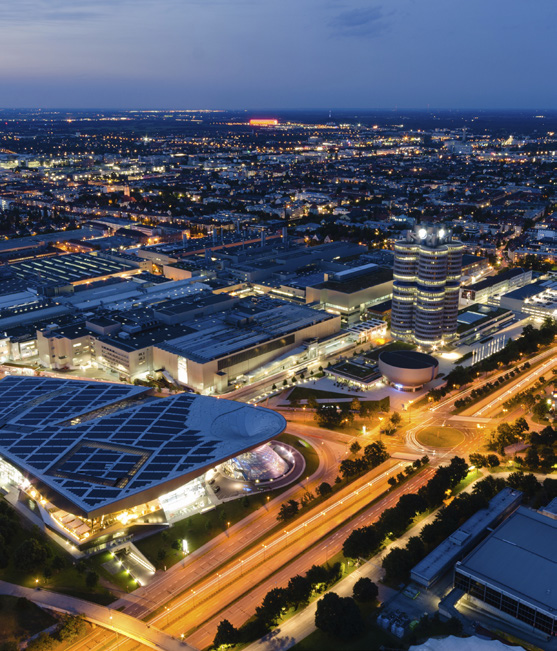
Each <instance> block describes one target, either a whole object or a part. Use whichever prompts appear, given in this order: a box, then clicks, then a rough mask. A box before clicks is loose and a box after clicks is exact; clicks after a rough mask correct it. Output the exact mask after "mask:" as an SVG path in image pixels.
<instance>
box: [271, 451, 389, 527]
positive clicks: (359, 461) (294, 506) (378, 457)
mask: <svg viewBox="0 0 557 651" xmlns="http://www.w3.org/2000/svg"><path fill="white" fill-rule="evenodd" d="M361 449H362V448H361V445H360V444H359V443H358V442H357V441H354V443H352V445H351V446H350V451H351V452H352V453H353V454H357V453H358V452H359V451H360V450H361ZM388 458H389V454H388V452H387V448H386V447H385V444H384V443H382V442H381V441H376V442H374V443H370V444H369V445H366V447H365V448H364V452H363V454H362V455H361V456H360V457H356V458H355V459H343V460H342V461H341V463H340V466H339V472H340V474H341V475H342V478H343V479H345V480H348V479H350V478H353V477H356V476H358V475H361V474H363V473H364V472H367V471H368V470H372V469H373V468H376V467H377V466H379V465H381V464H382V463H383V462H384V461H386V460H387V459H388ZM341 482H342V480H341V478H340V476H337V478H336V481H335V483H336V484H340V483H341ZM316 492H317V494H318V495H319V497H327V496H328V495H330V494H331V493H332V492H333V487H332V486H331V485H330V484H329V483H328V482H322V483H321V484H320V485H319V486H318V487H317V490H316ZM314 499H315V495H314V494H313V493H312V492H310V491H307V490H306V492H305V493H304V494H303V496H302V497H301V499H300V500H295V499H290V500H288V501H287V502H284V503H283V504H281V506H280V509H279V512H278V515H277V520H278V521H279V522H285V521H286V520H291V519H292V518H293V517H294V516H295V515H297V513H298V512H299V511H300V509H301V508H303V507H304V506H307V505H308V504H309V503H310V502H312V501H313V500H314Z"/></svg>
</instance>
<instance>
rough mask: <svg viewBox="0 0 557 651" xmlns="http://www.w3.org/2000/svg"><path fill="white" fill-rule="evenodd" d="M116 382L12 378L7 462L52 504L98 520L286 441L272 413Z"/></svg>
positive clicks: (4, 442) (3, 403)
mask: <svg viewBox="0 0 557 651" xmlns="http://www.w3.org/2000/svg"><path fill="white" fill-rule="evenodd" d="M149 391H150V390H149V389H148V388H145V387H136V386H130V385H124V384H112V383H108V382H86V381H79V380H65V379H58V378H42V377H16V376H7V377H5V378H4V379H3V380H1V381H0V457H1V458H3V459H5V460H6V461H7V462H8V463H11V464H13V465H14V466H15V467H17V468H19V470H20V471H21V472H22V473H23V474H24V475H25V476H26V477H27V478H28V479H29V481H31V483H33V484H36V485H37V487H38V488H39V490H40V491H41V493H42V494H43V495H44V496H45V497H46V498H47V499H48V500H49V501H51V502H52V503H53V504H57V505H58V506H59V507H60V508H63V509H65V510H68V511H70V512H72V513H76V514H78V515H84V516H85V517H96V516H97V515H101V514H103V513H111V512H113V511H116V510H120V509H121V508H122V505H123V504H125V506H124V508H129V507H130V506H135V505H137V504H141V503H142V502H144V501H147V500H146V495H147V496H148V499H154V498H156V497H159V496H160V495H161V494H164V493H166V492H168V491H169V490H173V489H175V488H178V487H179V486H180V485H183V484H185V483H186V482H187V481H189V480H190V479H193V478H194V477H197V476H199V475H201V474H203V472H205V471H206V469H208V468H211V467H213V466H215V465H216V464H218V463H221V462H222V461H224V460H226V459H229V458H231V457H234V456H236V455H237V454H240V453H241V452H244V451H246V450H249V449H251V448H254V447H256V446H258V445H261V444H263V443H265V442H266V441H268V440H270V439H272V438H274V437H275V436H277V435H279V434H280V433H281V432H282V431H283V430H284V427H285V425H286V421H285V420H284V418H283V417H282V416H281V415H280V414H277V413H276V412H274V411H271V410H269V409H265V408H262V407H253V406H250V405H245V404H242V403H237V402H232V401H230V400H219V399H217V398H209V397H206V396H199V395H195V394H191V393H182V394H178V395H176V396H172V397H168V398H154V397H151V396H150V395H149Z"/></svg>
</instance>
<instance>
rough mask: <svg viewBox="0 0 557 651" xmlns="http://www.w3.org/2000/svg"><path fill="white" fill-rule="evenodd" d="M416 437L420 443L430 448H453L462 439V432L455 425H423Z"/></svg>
mask: <svg viewBox="0 0 557 651" xmlns="http://www.w3.org/2000/svg"><path fill="white" fill-rule="evenodd" d="M416 438H417V439H418V441H419V442H420V443H421V444H422V445H426V446H428V447H432V448H454V446H455V445H458V444H459V443H462V441H464V434H463V433H462V432H461V431H460V430H458V429H456V428H455V427H437V426H431V427H425V428H424V429H422V430H420V431H419V432H418V434H417V435H416Z"/></svg>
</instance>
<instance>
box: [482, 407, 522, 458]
mask: <svg viewBox="0 0 557 651" xmlns="http://www.w3.org/2000/svg"><path fill="white" fill-rule="evenodd" d="M529 431H530V426H529V425H528V422H527V421H526V419H525V418H524V417H522V416H520V418H517V419H516V420H515V421H514V423H499V425H498V426H497V429H496V430H495V432H494V433H493V434H492V435H491V439H490V440H489V442H488V444H487V446H488V448H489V449H490V450H495V451H497V452H499V454H504V453H505V448H506V447H507V446H509V445H514V444H515V443H518V442H519V441H521V440H523V439H525V438H526V434H527V432H529Z"/></svg>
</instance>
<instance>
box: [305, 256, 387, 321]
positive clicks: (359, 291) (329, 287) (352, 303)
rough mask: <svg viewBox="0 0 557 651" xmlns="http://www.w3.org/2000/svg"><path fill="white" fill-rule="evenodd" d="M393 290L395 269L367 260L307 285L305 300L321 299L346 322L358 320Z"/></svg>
mask: <svg viewBox="0 0 557 651" xmlns="http://www.w3.org/2000/svg"><path fill="white" fill-rule="evenodd" d="M392 294H393V272H392V270H391V269H385V268H384V267H379V266H378V265H376V264H366V265H362V266H359V267H356V268H354V269H346V270H344V271H339V272H337V273H333V274H330V275H328V276H327V277H326V279H325V281H324V282H322V283H318V284H316V285H313V286H308V287H307V288H306V301H307V302H308V303H319V304H320V306H321V308H322V309H324V310H326V311H327V312H330V313H331V314H339V315H340V316H341V318H342V321H343V324H353V323H357V322H358V321H359V320H360V318H361V317H362V315H363V314H364V313H365V311H366V310H367V309H368V308H369V307H371V306H372V305H374V304H379V303H383V302H384V301H386V300H388V299H390V298H391V297H392Z"/></svg>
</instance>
